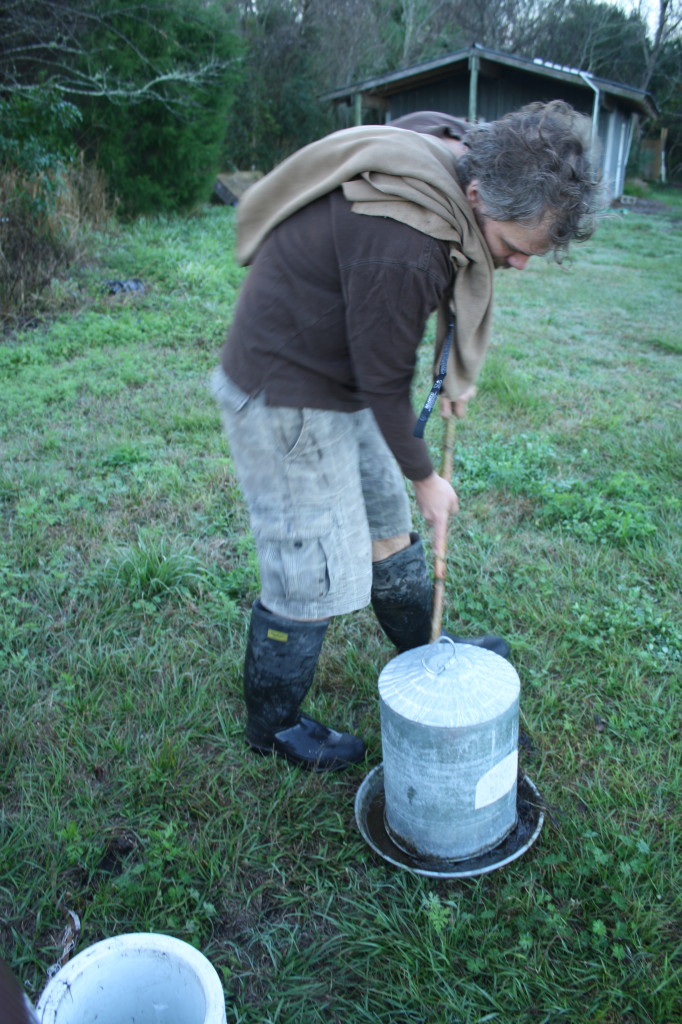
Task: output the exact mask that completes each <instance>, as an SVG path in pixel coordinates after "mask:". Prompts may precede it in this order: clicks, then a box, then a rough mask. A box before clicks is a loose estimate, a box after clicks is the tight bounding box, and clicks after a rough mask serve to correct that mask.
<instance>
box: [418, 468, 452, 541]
mask: <svg viewBox="0 0 682 1024" xmlns="http://www.w3.org/2000/svg"><path fill="white" fill-rule="evenodd" d="M414 494H415V497H416V499H417V504H418V505H419V511H420V512H421V514H422V515H423V516H424V519H425V520H426V522H427V523H428V525H429V526H430V527H431V528H432V529H433V550H434V551H435V552H437V553H439V554H443V553H444V552H445V546H446V541H447V532H448V518H449V517H450V516H451V515H452V514H453V513H455V512H456V511H457V509H458V508H459V502H458V500H457V495H456V494H455V490H454V488H453V486H452V484H450V483H448V481H447V480H444V479H443V477H442V476H438V474H437V473H432V474H431V476H427V477H426V479H425V480H415V481H414Z"/></svg>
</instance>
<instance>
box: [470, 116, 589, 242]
mask: <svg viewBox="0 0 682 1024" xmlns="http://www.w3.org/2000/svg"><path fill="white" fill-rule="evenodd" d="M464 141H465V142H466V144H467V146H468V151H467V153H466V154H465V155H463V156H462V157H460V159H459V161H458V175H459V178H460V182H461V184H462V186H463V187H464V188H466V186H467V185H468V184H469V183H470V182H471V181H472V180H473V179H476V180H477V182H478V194H479V197H480V199H481V202H482V204H483V211H484V213H485V214H486V216H488V217H491V218H492V219H493V220H501V221H516V222H517V223H519V224H525V225H528V226H532V227H535V226H537V225H539V224H541V223H542V222H544V221H547V224H548V238H549V241H550V244H551V246H552V249H553V251H554V254H555V256H557V257H558V255H559V253H560V252H562V251H563V250H565V249H567V248H568V245H569V243H570V242H571V241H573V240H575V241H579V242H582V241H584V240H585V239H587V238H589V237H590V236H591V235H592V234H593V233H594V231H595V228H596V214H597V212H598V210H599V209H600V208H601V207H602V206H603V202H604V199H603V190H602V186H601V184H600V182H599V178H598V175H597V172H596V170H595V168H594V165H593V156H592V153H591V123H590V120H589V118H587V117H585V116H584V115H583V114H579V113H578V112H577V111H575V110H574V109H573V107H571V106H569V104H568V103H564V102H563V100H552V101H551V102H549V103H529V104H528V105H527V106H525V107H522V108H521V109H520V110H517V111H514V112H513V113H511V114H506V115H505V116H504V117H502V118H500V119H499V120H498V121H490V122H487V123H483V124H476V125H472V127H471V128H470V129H469V131H468V132H467V134H466V136H465V140H464Z"/></svg>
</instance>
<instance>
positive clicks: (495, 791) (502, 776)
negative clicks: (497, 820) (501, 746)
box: [474, 750, 519, 810]
mask: <svg viewBox="0 0 682 1024" xmlns="http://www.w3.org/2000/svg"><path fill="white" fill-rule="evenodd" d="M518 763H519V752H518V750H514V751H512V753H511V754H507V756H506V757H503V758H502V760H501V761H498V762H497V764H496V765H495V766H494V767H493V768H491V769H490V770H489V771H487V772H486V773H485V775H482V776H481V777H480V779H479V780H478V782H477V783H476V799H475V803H474V807H475V809H476V810H478V809H479V808H480V807H487V806H488V804H494V803H495V801H496V800H499V799H500V797H502V796H504V795H505V793H508V792H509V790H510V789H511V788H512V786H513V785H514V780H515V779H516V772H517V769H518Z"/></svg>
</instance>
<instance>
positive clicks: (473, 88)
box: [469, 53, 480, 124]
mask: <svg viewBox="0 0 682 1024" xmlns="http://www.w3.org/2000/svg"><path fill="white" fill-rule="evenodd" d="M479 65H480V58H479V56H478V54H477V53H472V54H471V55H470V56H469V120H470V121H471V123H472V124H473V123H474V122H475V121H476V116H477V114H476V111H477V109H478V68H479Z"/></svg>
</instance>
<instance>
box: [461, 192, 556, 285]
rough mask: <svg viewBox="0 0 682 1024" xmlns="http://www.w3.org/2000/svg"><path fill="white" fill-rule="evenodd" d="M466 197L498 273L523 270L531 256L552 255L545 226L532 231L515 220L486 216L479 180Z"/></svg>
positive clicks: (532, 228)
mask: <svg viewBox="0 0 682 1024" xmlns="http://www.w3.org/2000/svg"><path fill="white" fill-rule="evenodd" d="M466 197H467V199H468V201H469V205H470V206H471V208H472V210H473V211H474V216H475V218H476V223H477V224H478V226H479V228H480V229H481V233H482V234H483V237H484V238H485V240H486V242H487V243H488V248H489V249H490V255H491V256H492V258H493V263H494V264H495V267H496V269H509V268H510V267H513V268H514V269H515V270H523V268H524V267H525V265H526V264H527V263H528V260H529V259H530V258H531V256H544V255H545V253H546V252H548V251H549V249H550V243H549V240H548V238H547V230H546V228H545V227H544V225H542V224H540V225H539V226H536V227H528V226H527V225H525V224H519V223H518V222H517V221H514V220H493V219H492V217H489V216H488V215H487V214H486V213H484V211H483V206H482V203H481V200H480V198H479V195H478V188H477V183H476V180H475V179H474V181H472V182H471V183H470V184H469V185H468V186H467V189H466Z"/></svg>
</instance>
